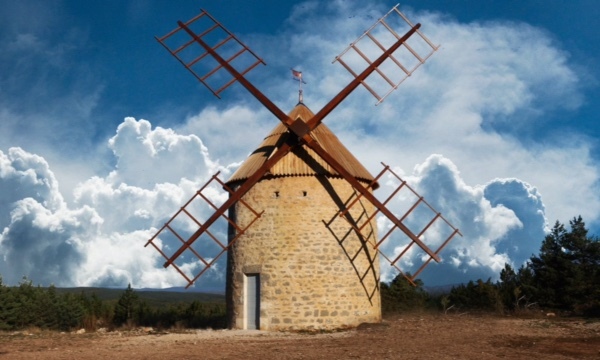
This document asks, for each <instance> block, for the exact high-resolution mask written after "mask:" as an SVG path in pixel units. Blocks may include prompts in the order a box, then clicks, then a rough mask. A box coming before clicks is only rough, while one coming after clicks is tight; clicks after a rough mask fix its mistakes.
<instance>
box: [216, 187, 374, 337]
mask: <svg viewBox="0 0 600 360" xmlns="http://www.w3.org/2000/svg"><path fill="white" fill-rule="evenodd" d="M352 194H353V189H352V187H351V186H350V185H349V184H348V183H347V182H346V181H345V180H343V179H331V178H325V177H315V176H297V177H282V178H274V179H270V180H262V181H260V182H259V183H258V184H256V185H255V186H254V187H253V188H252V189H251V190H250V191H249V192H248V193H247V194H246V195H245V196H244V200H245V201H246V202H248V203H249V204H250V205H251V206H252V207H253V208H254V209H255V210H258V211H261V210H265V213H264V214H263V215H262V217H261V218H260V219H259V220H258V221H257V222H256V223H255V224H253V225H252V226H251V227H250V229H249V230H248V231H247V232H246V234H244V236H242V237H241V238H240V239H239V240H238V242H236V244H235V245H234V246H233V247H232V249H231V250H230V253H229V255H228V260H229V262H228V267H229V268H228V279H227V282H228V284H227V287H228V289H227V301H228V310H229V321H230V327H232V328H239V329H243V328H245V324H246V323H245V321H246V320H245V314H244V276H245V274H252V273H258V274H260V329H261V330H300V329H304V330H311V329H337V328H345V327H354V326H357V325H359V324H361V323H363V322H371V323H372V322H379V321H381V304H380V294H379V258H378V257H377V256H376V251H375V250H374V249H373V248H372V244H373V243H374V242H375V241H376V234H377V231H376V227H375V221H372V222H371V224H368V225H367V226H365V228H364V229H363V230H362V231H361V234H363V235H361V236H362V237H363V239H364V241H361V239H360V237H359V236H358V235H357V233H356V232H355V231H352V228H351V226H350V224H349V223H348V222H347V221H346V220H345V219H342V218H340V217H337V216H335V215H336V214H337V213H338V212H339V209H340V204H343V203H345V202H346V201H347V200H348V199H349V198H350V197H351V195H352ZM372 213H373V206H372V205H371V204H370V203H369V202H368V201H365V200H363V201H361V203H357V204H355V205H354V206H353V207H352V211H351V213H350V217H351V219H352V221H354V222H356V223H358V224H362V223H363V222H364V221H365V219H366V217H367V214H372ZM232 215H233V217H234V218H235V219H236V221H237V222H238V223H240V224H244V223H247V222H248V221H249V219H250V214H249V212H248V211H247V210H245V208H244V207H242V206H240V205H237V206H236V208H235V210H234V213H233V214H232ZM332 219H335V220H333V221H332V222H331V223H330V224H329V225H327V224H326V223H329V222H330V221H331V220H332ZM324 222H326V223H324Z"/></svg>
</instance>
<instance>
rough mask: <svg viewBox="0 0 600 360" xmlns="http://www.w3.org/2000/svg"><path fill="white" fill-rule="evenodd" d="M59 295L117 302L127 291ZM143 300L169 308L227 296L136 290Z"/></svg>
mask: <svg viewBox="0 0 600 360" xmlns="http://www.w3.org/2000/svg"><path fill="white" fill-rule="evenodd" d="M56 291H57V292H58V293H72V294H81V293H83V294H85V295H88V296H89V295H92V294H96V296H97V297H98V298H99V299H100V300H103V301H117V300H118V299H119V298H120V297H121V295H122V294H123V292H124V291H125V289H113V288H97V287H75V288H56ZM134 291H135V293H136V294H138V296H139V297H140V299H141V300H145V301H146V302H147V303H148V305H150V306H168V305H173V304H177V303H191V302H192V301H199V302H206V303H224V302H225V296H224V295H222V294H211V293H201V292H192V291H186V292H184V291H181V289H177V288H174V289H134Z"/></svg>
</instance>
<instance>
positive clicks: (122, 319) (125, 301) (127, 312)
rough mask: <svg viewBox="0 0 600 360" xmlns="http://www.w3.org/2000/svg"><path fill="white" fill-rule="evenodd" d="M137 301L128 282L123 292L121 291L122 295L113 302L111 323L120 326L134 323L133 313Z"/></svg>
mask: <svg viewBox="0 0 600 360" xmlns="http://www.w3.org/2000/svg"><path fill="white" fill-rule="evenodd" d="M138 303H139V297H138V295H137V294H136V293H135V291H133V289H132V288H131V284H128V285H127V289H125V292H123V295H121V297H120V298H119V300H118V301H117V303H116V304H115V312H114V317H113V324H114V325H116V326H121V325H123V324H127V325H128V326H132V325H135V321H136V319H135V315H136V308H137V306H138Z"/></svg>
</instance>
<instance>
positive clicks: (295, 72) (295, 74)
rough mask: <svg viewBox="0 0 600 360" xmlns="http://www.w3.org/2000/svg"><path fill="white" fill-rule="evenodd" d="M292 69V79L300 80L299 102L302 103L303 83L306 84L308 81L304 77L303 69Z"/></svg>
mask: <svg viewBox="0 0 600 360" xmlns="http://www.w3.org/2000/svg"><path fill="white" fill-rule="evenodd" d="M290 70H292V79H294V80H296V81H297V82H298V104H302V103H303V102H304V99H303V98H302V84H306V81H304V79H302V71H298V70H294V69H290Z"/></svg>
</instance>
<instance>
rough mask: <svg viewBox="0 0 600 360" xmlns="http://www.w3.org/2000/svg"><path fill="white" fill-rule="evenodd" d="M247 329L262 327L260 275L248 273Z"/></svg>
mask: <svg viewBox="0 0 600 360" xmlns="http://www.w3.org/2000/svg"><path fill="white" fill-rule="evenodd" d="M245 283H246V291H245V293H246V329H248V330H255V329H260V275H259V274H246V281H245Z"/></svg>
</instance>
